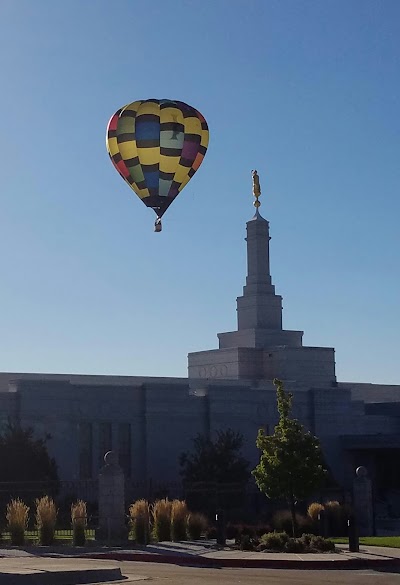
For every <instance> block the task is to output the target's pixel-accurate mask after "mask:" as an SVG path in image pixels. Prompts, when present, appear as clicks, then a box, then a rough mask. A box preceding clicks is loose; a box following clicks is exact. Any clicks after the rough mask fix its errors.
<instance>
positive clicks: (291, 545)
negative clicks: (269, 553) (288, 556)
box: [283, 538, 305, 553]
mask: <svg viewBox="0 0 400 585" xmlns="http://www.w3.org/2000/svg"><path fill="white" fill-rule="evenodd" d="M304 549H305V546H304V543H303V542H302V540H301V539H300V538H288V540H287V541H286V542H285V544H284V547H283V550H284V551H285V552H290V553H299V552H304Z"/></svg>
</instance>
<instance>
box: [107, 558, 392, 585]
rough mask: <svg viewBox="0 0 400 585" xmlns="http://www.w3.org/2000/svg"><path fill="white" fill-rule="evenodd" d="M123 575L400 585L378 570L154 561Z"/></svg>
mask: <svg viewBox="0 0 400 585" xmlns="http://www.w3.org/2000/svg"><path fill="white" fill-rule="evenodd" d="M117 565H118V566H119V567H120V568H121V572H122V574H123V575H126V576H127V577H133V578H135V577H136V578H138V577H142V578H143V581H138V582H139V583H140V582H144V583H145V580H147V579H149V580H151V581H152V582H153V583H154V585H157V584H159V585H234V584H236V583H241V584H243V585H261V584H262V585H379V583H381V584H382V585H400V574H393V573H384V572H375V571H295V570H290V571H285V570H277V569H203V568H198V567H180V566H177V565H162V564H156V563H154V564H152V563H132V562H121V563H117Z"/></svg>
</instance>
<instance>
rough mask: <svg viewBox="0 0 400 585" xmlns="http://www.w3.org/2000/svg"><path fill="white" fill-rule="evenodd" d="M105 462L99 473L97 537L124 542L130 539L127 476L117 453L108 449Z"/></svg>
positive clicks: (117, 542) (109, 541) (106, 540)
mask: <svg viewBox="0 0 400 585" xmlns="http://www.w3.org/2000/svg"><path fill="white" fill-rule="evenodd" d="M104 462H105V465H104V466H103V467H102V469H101V470H100V473H99V528H98V530H97V533H96V538H97V539H98V540H103V541H105V542H107V543H108V544H122V543H124V542H126V541H127V539H128V529H127V527H126V517H125V477H124V473H123V471H122V469H121V467H120V466H119V465H118V458H117V455H116V453H114V452H113V451H108V453H106V454H105V455H104Z"/></svg>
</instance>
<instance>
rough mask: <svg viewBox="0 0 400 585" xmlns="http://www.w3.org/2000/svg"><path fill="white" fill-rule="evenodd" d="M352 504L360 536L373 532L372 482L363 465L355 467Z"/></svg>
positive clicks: (370, 534) (369, 534)
mask: <svg viewBox="0 0 400 585" xmlns="http://www.w3.org/2000/svg"><path fill="white" fill-rule="evenodd" d="M353 506H354V513H355V517H356V520H357V526H358V533H359V535H360V536H372V535H373V534H374V512H373V503H372V483H371V480H370V478H369V477H368V471H367V470H366V468H365V467H357V469H356V477H355V479H354V483H353Z"/></svg>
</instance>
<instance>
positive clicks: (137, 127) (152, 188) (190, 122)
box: [106, 99, 209, 217]
mask: <svg viewBox="0 0 400 585" xmlns="http://www.w3.org/2000/svg"><path fill="white" fill-rule="evenodd" d="M208 136H209V134H208V126H207V122H206V120H205V119H204V117H203V116H202V115H201V114H200V112H198V111H197V110H195V108H192V106H188V105H187V104H185V103H183V102H179V101H171V100H155V99H150V100H143V101H136V102H132V103H131V104H128V105H127V106H125V107H123V108H121V109H120V110H118V111H117V112H116V113H115V114H114V115H113V116H112V118H111V120H110V121H109V123H108V127H107V136H106V145H107V150H108V154H109V155H110V158H111V161H112V163H113V164H114V166H115V168H116V169H117V171H118V172H119V174H120V175H121V177H122V178H123V179H124V180H125V181H126V182H127V183H128V184H129V186H130V187H131V188H132V189H133V191H134V192H135V193H136V194H137V195H138V196H139V197H140V199H141V200H142V201H143V203H145V205H147V206H148V207H151V208H152V209H154V211H155V212H156V214H157V216H158V217H162V215H163V214H164V213H165V211H166V210H167V208H168V207H169V206H170V205H171V203H172V201H173V200H174V199H175V197H176V196H177V195H178V194H179V193H180V192H181V191H182V189H183V187H184V186H185V185H186V184H187V183H188V182H189V181H190V179H191V178H192V177H193V175H194V174H195V172H196V171H197V169H198V168H199V166H200V165H201V163H202V162H203V159H204V155H205V154H206V151H207V146H208Z"/></svg>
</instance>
